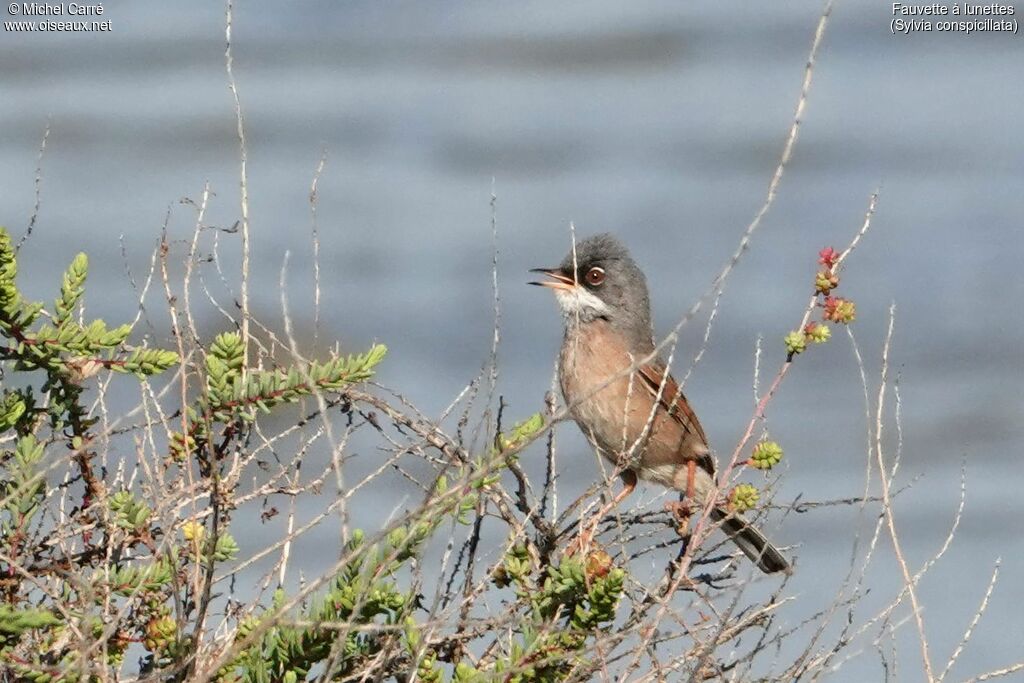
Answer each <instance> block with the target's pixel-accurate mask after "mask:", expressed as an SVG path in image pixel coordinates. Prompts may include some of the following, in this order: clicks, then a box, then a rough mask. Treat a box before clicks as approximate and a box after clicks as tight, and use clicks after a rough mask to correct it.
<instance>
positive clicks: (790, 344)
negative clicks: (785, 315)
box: [782, 330, 807, 356]
mask: <svg viewBox="0 0 1024 683" xmlns="http://www.w3.org/2000/svg"><path fill="white" fill-rule="evenodd" d="M782 341H783V342H784V343H785V344H786V352H787V353H789V354H792V355H794V356H795V355H796V354H798V353H803V352H804V350H805V349H807V337H806V335H805V334H804V333H803V332H801V331H800V330H793V331H792V332H790V333H789V334H787V335H786V336H785V338H784V339H783V340H782Z"/></svg>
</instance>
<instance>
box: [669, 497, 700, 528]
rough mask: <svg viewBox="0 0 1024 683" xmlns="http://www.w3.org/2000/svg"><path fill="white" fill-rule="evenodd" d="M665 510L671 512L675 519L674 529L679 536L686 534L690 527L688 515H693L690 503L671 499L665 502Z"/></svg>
mask: <svg viewBox="0 0 1024 683" xmlns="http://www.w3.org/2000/svg"><path fill="white" fill-rule="evenodd" d="M665 510H667V511H668V512H670V513H672V516H673V517H674V518H675V521H676V531H677V532H678V533H679V535H680V536H686V535H687V534H688V533H689V529H690V517H692V516H693V509H692V508H691V506H690V504H689V503H687V502H685V501H681V500H671V501H669V502H667V503H665Z"/></svg>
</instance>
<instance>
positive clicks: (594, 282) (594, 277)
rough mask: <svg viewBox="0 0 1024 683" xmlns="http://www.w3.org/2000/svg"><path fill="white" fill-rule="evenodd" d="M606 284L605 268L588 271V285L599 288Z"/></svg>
mask: <svg viewBox="0 0 1024 683" xmlns="http://www.w3.org/2000/svg"><path fill="white" fill-rule="evenodd" d="M602 282H604V268H599V267H598V266H594V267H593V268H591V269H590V270H588V271H587V284H588V285H590V286H592V287H597V286H598V285H600V284H601V283H602Z"/></svg>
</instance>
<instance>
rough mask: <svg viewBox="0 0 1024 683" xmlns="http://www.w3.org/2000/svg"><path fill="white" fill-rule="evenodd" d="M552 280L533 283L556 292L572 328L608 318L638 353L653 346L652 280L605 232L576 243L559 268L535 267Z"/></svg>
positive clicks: (566, 320)
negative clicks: (649, 287)
mask: <svg viewBox="0 0 1024 683" xmlns="http://www.w3.org/2000/svg"><path fill="white" fill-rule="evenodd" d="M531 272H534V273H544V274H545V275H547V276H548V277H550V278H551V279H550V280H548V281H545V282H531V283H530V284H531V285H540V286H541V287H549V288H551V289H553V290H554V292H555V297H556V299H557V300H558V305H559V307H560V308H561V309H562V316H563V318H564V320H565V325H566V329H567V330H568V329H571V328H573V327H574V326H578V325H581V324H586V323H589V322H592V321H594V320H598V319H602V320H607V321H608V322H609V323H611V324H612V325H613V326H614V327H616V328H617V329H618V330H619V331H620V332H622V333H623V334H625V335H626V336H627V337H628V338H629V339H630V342H631V346H632V347H633V349H634V350H635V351H637V352H643V353H646V352H648V351H650V350H651V349H652V348H653V342H652V337H653V330H652V328H651V301H650V297H649V296H648V294H647V278H645V277H644V274H643V271H641V270H640V267H639V266H637V265H636V261H634V260H633V258H632V257H631V256H630V255H629V252H628V251H627V250H626V247H624V246H622V243H621V242H619V241H618V240H617V239H615V238H614V237H612V236H611V235H609V234H607V233H604V234H600V235H594V236H593V237H588V238H587V239H585V240H583V241H582V242H577V243H576V249H575V250H572V249H570V250H569V253H568V254H567V255H566V257H565V258H564V259H562V263H561V264H560V265H559V266H558V267H557V268H535V269H533V270H532V271H531Z"/></svg>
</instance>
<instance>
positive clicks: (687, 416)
mask: <svg viewBox="0 0 1024 683" xmlns="http://www.w3.org/2000/svg"><path fill="white" fill-rule="evenodd" d="M639 370H640V377H641V378H642V379H643V383H644V386H645V387H647V390H648V391H650V392H651V395H652V396H655V397H657V396H658V390H659V389H661V398H660V399H659V400H658V403H659V405H660V406H661V407H662V409H663V410H665V411H666V412H667V413H668V414H669V416H670V417H671V418H672V419H673V420H675V421H676V422H677V423H678V424H679V425H680V426H681V427H682V428H683V431H684V432H686V433H687V434H693V435H695V436H696V437H697V438H698V439H699V440H700V442H701V443H702V444H703V445H704V446H707V445H708V438H707V436H705V435H704V428H703V427H701V426H700V421H699V420H697V415H696V414H694V412H693V409H692V408H690V404H689V402H687V400H686V397H685V396H683V393H682V391H680V389H679V385H678V384H676V381H675V379H673V378H672V375H669V374H667V373H666V371H665V366H664V365H663V364H662V363H661V362H660V361H655V362H653V363H648V364H647V365H641V366H640V368H639ZM663 382H664V388H662V383H663ZM697 464H698V465H700V466H701V468H702V469H704V470H706V471H707V472H708V473H709V474H712V475H713V474H714V473H715V460H714V458H713V457H712V456H711V453H710V452H706V453H703V454H701V455H699V456H698V457H697Z"/></svg>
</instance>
